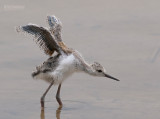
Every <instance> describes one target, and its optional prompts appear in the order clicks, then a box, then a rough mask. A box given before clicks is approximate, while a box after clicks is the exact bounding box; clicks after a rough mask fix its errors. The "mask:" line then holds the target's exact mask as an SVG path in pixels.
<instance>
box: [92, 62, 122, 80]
mask: <svg viewBox="0 0 160 119" xmlns="http://www.w3.org/2000/svg"><path fill="white" fill-rule="evenodd" d="M91 67H92V75H94V76H99V77H107V78H110V79H113V80H116V81H119V79H117V78H114V77H112V76H110V75H108V74H107V73H106V71H105V68H104V67H103V66H102V65H101V64H99V63H98V62H94V63H93V64H91Z"/></svg>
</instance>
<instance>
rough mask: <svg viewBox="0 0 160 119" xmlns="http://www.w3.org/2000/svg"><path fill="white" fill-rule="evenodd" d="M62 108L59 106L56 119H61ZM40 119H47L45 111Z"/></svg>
mask: <svg viewBox="0 0 160 119" xmlns="http://www.w3.org/2000/svg"><path fill="white" fill-rule="evenodd" d="M61 110H62V106H59V107H58V108H57V110H56V119H60V114H61ZM40 117H41V118H40V119H45V110H41V115H40Z"/></svg>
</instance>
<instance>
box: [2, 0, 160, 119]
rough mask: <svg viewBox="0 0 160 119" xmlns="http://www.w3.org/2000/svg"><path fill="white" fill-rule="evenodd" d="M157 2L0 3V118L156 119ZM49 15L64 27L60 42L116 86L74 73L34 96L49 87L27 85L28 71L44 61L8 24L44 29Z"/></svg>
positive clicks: (158, 96)
mask: <svg viewBox="0 0 160 119" xmlns="http://www.w3.org/2000/svg"><path fill="white" fill-rule="evenodd" d="M159 4H160V1H158V0H152V1H150V0H140V1H128V0H121V1H119V0H112V1H110V0H97V1H91V0H88V1H85V0H69V1H65V0H61V1H58V0H54V1H52V0H48V1H47V2H45V1H38V0H34V1H30V0H23V1H21V0H14V1H13V0H8V1H5V0H1V4H0V25H1V27H0V34H1V35H0V55H1V58H0V76H1V77H0V79H1V83H0V95H1V96H0V107H1V108H0V118H1V119H51V118H52V119H53V118H57V119H59V118H60V119H106V118H110V119H151V118H153V119H159V118H160V114H159V109H160V102H159V100H160V93H159V92H160V80H159V74H160V63H159V60H160V53H159V52H160V40H159V38H160V32H159V31H160V22H159V21H160V16H159V14H160V8H159ZM49 14H55V15H56V16H57V17H59V18H60V19H61V21H62V23H63V40H64V41H65V43H66V44H68V46H70V47H72V48H75V49H77V50H78V51H80V52H81V53H82V54H83V56H84V57H85V58H86V59H87V60H88V61H89V62H92V61H98V62H100V63H101V64H103V65H104V67H106V69H107V72H108V73H109V74H111V75H113V76H114V77H117V78H119V79H120V80H121V81H120V82H116V81H112V80H110V79H105V78H98V77H91V76H88V75H86V74H82V73H80V74H74V75H73V76H72V77H70V78H69V79H68V80H67V81H65V82H64V84H63V85H62V90H61V98H62V101H63V103H64V107H63V108H62V109H58V104H57V102H56V99H55V93H56V90H57V86H55V87H53V88H52V89H51V91H50V92H49V93H48V95H47V97H46V104H45V111H44V112H41V109H40V103H39V100H40V97H41V95H42V94H43V92H44V90H45V89H46V88H47V86H48V85H49V84H47V83H45V82H43V81H36V80H32V78H31V72H32V70H33V69H34V67H35V66H36V65H38V64H40V63H42V62H43V61H44V60H45V59H47V56H45V55H44V54H43V52H42V51H41V50H39V48H38V47H37V46H36V44H35V43H34V42H33V41H32V37H26V36H23V35H21V34H18V33H16V32H15V29H14V28H15V26H18V25H25V24H28V23H36V24H39V25H42V26H47V24H46V16H47V15H49Z"/></svg>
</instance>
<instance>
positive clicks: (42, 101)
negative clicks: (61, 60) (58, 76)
mask: <svg viewBox="0 0 160 119" xmlns="http://www.w3.org/2000/svg"><path fill="white" fill-rule="evenodd" d="M53 84H54V80H53V81H52V82H51V84H50V85H49V87H48V88H47V90H46V91H45V92H44V94H43V95H42V97H41V109H42V110H44V98H45V96H46V94H47V93H48V91H49V89H50V88H51V87H52V85H53Z"/></svg>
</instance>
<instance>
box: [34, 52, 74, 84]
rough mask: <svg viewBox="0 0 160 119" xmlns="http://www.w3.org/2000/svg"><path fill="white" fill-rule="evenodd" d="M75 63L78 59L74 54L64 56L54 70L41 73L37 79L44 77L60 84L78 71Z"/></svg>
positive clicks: (48, 80)
mask: <svg viewBox="0 0 160 119" xmlns="http://www.w3.org/2000/svg"><path fill="white" fill-rule="evenodd" d="M75 64H76V60H75V57H74V56H73V55H69V56H62V58H61V60H60V62H59V65H58V66H57V68H56V69H55V70H54V71H53V72H47V73H40V74H39V75H37V76H36V79H43V80H45V81H47V82H50V83H51V82H52V81H53V80H54V84H60V83H62V82H63V81H64V80H65V79H66V78H67V77H69V76H70V75H72V74H73V72H75V71H76V69H75Z"/></svg>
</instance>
